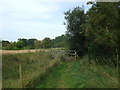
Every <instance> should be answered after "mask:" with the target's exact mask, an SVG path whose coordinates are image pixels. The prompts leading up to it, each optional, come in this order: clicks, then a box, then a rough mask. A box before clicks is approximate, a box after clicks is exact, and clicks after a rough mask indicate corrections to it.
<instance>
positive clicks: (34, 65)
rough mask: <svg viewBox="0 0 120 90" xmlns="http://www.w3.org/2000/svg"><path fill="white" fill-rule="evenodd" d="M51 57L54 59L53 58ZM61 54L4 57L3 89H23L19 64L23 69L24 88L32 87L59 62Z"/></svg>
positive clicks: (47, 53) (42, 52)
mask: <svg viewBox="0 0 120 90" xmlns="http://www.w3.org/2000/svg"><path fill="white" fill-rule="evenodd" d="M51 55H53V56H54V58H51ZM59 56H60V55H59V53H56V52H51V51H48V52H45V51H40V52H36V53H23V54H14V55H3V56H2V79H3V80H2V84H3V85H2V86H3V88H21V86H20V84H21V82H20V74H19V72H20V70H19V63H21V67H22V70H21V71H22V83H23V86H24V87H26V86H28V87H32V86H33V85H34V83H35V80H36V79H38V78H39V77H43V74H45V73H47V72H48V71H49V69H50V68H52V67H54V66H55V65H56V64H57V63H58V62H59Z"/></svg>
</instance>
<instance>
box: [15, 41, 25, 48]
mask: <svg viewBox="0 0 120 90" xmlns="http://www.w3.org/2000/svg"><path fill="white" fill-rule="evenodd" d="M16 46H17V47H18V48H22V47H23V46H24V43H23V42H22V41H18V42H17V43H16Z"/></svg>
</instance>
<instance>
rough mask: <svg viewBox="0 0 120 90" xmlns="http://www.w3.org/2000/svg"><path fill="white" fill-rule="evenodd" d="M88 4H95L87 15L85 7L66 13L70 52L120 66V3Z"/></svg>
mask: <svg viewBox="0 0 120 90" xmlns="http://www.w3.org/2000/svg"><path fill="white" fill-rule="evenodd" d="M87 4H92V7H91V8H90V9H89V10H88V11H87V13H84V8H83V7H76V8H74V9H73V10H69V11H67V12H65V19H66V23H65V24H66V25H67V33H66V34H67V36H68V43H69V49H71V50H76V51H77V53H78V54H79V56H80V57H83V56H85V55H88V56H89V59H90V60H95V59H97V60H99V62H100V63H106V62H110V61H112V62H113V63H114V65H115V66H117V65H118V59H119V50H120V47H119V45H118V44H119V43H120V41H119V38H120V22H119V20H118V19H119V12H120V3H119V2H88V3H87ZM104 59H105V60H104ZM103 60H104V61H103ZM109 60H110V61H109ZM101 61H102V62H101Z"/></svg>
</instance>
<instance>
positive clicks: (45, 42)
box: [40, 38, 52, 48]
mask: <svg viewBox="0 0 120 90" xmlns="http://www.w3.org/2000/svg"><path fill="white" fill-rule="evenodd" d="M40 46H41V47H42V48H51V47H52V40H51V39H50V38H44V39H43V40H42V42H41V44H40Z"/></svg>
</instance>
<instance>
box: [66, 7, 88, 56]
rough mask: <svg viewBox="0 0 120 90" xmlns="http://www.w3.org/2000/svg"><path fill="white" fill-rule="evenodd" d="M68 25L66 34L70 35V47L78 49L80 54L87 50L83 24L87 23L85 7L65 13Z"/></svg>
mask: <svg viewBox="0 0 120 90" xmlns="http://www.w3.org/2000/svg"><path fill="white" fill-rule="evenodd" d="M64 14H65V19H66V23H65V24H66V25H67V32H66V35H67V36H68V43H69V48H70V49H72V50H76V51H77V53H78V54H79V55H80V56H83V54H84V52H85V47H84V46H85V45H84V41H85V36H84V31H83V28H82V25H83V24H84V23H85V20H86V18H85V14H84V10H83V8H80V7H76V8H74V9H73V10H69V11H67V12H65V13H64Z"/></svg>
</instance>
